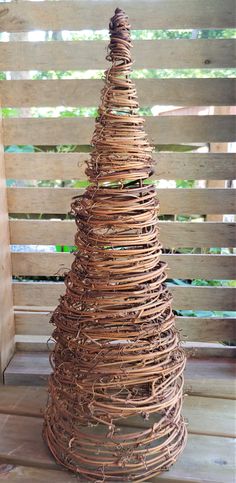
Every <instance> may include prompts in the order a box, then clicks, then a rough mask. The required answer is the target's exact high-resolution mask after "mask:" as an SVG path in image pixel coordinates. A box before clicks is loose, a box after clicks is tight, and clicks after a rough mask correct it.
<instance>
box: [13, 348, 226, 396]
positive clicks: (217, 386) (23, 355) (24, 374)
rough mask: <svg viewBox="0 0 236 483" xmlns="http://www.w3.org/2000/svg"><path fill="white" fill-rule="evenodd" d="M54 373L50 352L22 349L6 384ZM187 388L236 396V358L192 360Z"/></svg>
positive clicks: (38, 380) (42, 379)
mask: <svg viewBox="0 0 236 483" xmlns="http://www.w3.org/2000/svg"><path fill="white" fill-rule="evenodd" d="M50 372H51V370H50V367H49V362H48V354H47V353H46V352H18V353H16V354H15V356H14V357H13V359H12V360H11V362H10V364H9V366H8V367H7V369H6V370H5V374H4V377H5V383H6V384H9V385H11V384H19V385H28V386H31V385H36V386H38V385H41V386H43V385H45V384H46V381H47V377H48V375H49V374H50ZM185 390H186V392H187V393H188V394H191V395H199V396H213V397H220V398H234V396H235V363H234V361H233V360H232V359H230V358H229V359H223V358H210V359H189V360H188V362H187V367H186V371H185Z"/></svg>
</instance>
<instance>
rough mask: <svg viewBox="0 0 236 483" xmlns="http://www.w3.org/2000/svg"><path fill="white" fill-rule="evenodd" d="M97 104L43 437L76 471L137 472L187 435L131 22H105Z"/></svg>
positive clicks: (100, 474)
mask: <svg viewBox="0 0 236 483" xmlns="http://www.w3.org/2000/svg"><path fill="white" fill-rule="evenodd" d="M110 38H111V40H110V44H109V52H108V55H107V59H108V60H110V61H111V63H112V65H111V68H109V69H108V70H107V71H106V73H105V85H104V89H103V91H102V98H101V105H100V107H99V111H98V117H97V119H96V126H95V133H94V136H93V139H92V144H93V149H92V153H91V158H90V160H89V161H88V162H87V170H86V173H87V175H88V177H89V180H90V182H91V185H90V186H89V187H88V188H87V189H86V191H85V193H84V194H83V195H82V197H75V198H74V199H73V202H72V213H73V215H74V216H75V220H76V225H77V233H76V236H75V244H76V246H77V251H76V252H75V259H74V262H73V264H72V267H71V270H70V271H69V272H68V274H67V275H66V277H65V285H66V293H65V295H64V296H62V297H61V299H60V303H59V305H58V307H57V308H56V310H55V311H54V313H53V315H52V318H51V322H52V323H53V324H54V325H55V329H54V332H53V337H54V339H55V341H56V344H55V348H54V350H53V352H52V353H51V357H50V359H51V364H52V368H53V372H52V375H51V376H50V378H49V400H48V404H47V408H46V410H45V422H44V429H43V435H44V438H45V441H46V442H47V445H48V447H49V448H50V450H51V452H52V454H53V455H54V457H55V458H56V460H57V461H58V462H59V463H61V464H62V465H64V466H65V467H67V468H68V469H70V470H72V471H73V472H75V473H77V475H78V477H79V480H80V481H84V482H86V481H96V482H106V481H110V482H123V481H136V482H142V481H145V480H147V479H150V478H151V477H152V476H154V475H157V474H159V473H161V472H162V471H164V470H166V469H168V468H169V467H170V466H171V465H172V464H173V463H174V462H175V461H176V459H177V457H178V455H179V454H180V452H181V451H182V449H183V448H184V446H185V443H186V425H185V422H184V420H183V418H182V416H181V406H182V397H183V370H184V366H185V359H186V358H185V354H184V351H183V349H182V348H181V345H180V339H179V333H178V331H177V329H176V327H175V321H174V315H173V312H172V309H171V303H172V297H171V295H170V293H169V291H168V289H167V287H166V285H165V279H166V272H167V266H166V264H165V263H164V262H162V261H160V254H161V245H160V242H159V230H158V218H157V215H158V209H159V203H158V200H157V194H156V189H155V186H154V185H153V184H149V182H148V178H149V177H150V176H151V174H152V170H153V160H152V156H151V153H152V148H151V147H150V145H149V143H148V140H147V136H146V134H145V131H144V126H143V124H144V120H143V118H142V117H140V116H139V114H138V101H137V94H136V89H135V85H134V83H133V82H132V80H131V78H130V73H131V69H132V61H131V56H130V49H131V40H130V26H129V23H128V19H127V17H126V15H125V13H124V12H123V11H122V10H120V9H116V11H115V15H114V17H113V18H112V19H111V22H110Z"/></svg>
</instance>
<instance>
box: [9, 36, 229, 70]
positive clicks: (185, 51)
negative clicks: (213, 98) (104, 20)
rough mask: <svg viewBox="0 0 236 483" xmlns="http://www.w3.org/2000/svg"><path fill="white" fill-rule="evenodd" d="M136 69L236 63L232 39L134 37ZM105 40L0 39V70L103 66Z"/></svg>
mask: <svg viewBox="0 0 236 483" xmlns="http://www.w3.org/2000/svg"><path fill="white" fill-rule="evenodd" d="M133 44H134V48H133V51H132V57H133V59H135V69H191V68H193V69H194V68H196V69H203V68H208V69H209V68H211V69H216V68H228V67H231V68H233V67H235V65H236V62H235V60H236V59H235V44H236V41H235V40H234V39H230V40H228V39H227V40H226V39H218V40H212V39H193V40H186V39H180V40H137V41H134V42H133ZM107 45H108V42H107V41H102V40H101V41H93V40H89V41H84V40H79V41H48V42H27V41H25V42H24V41H17V42H1V44H0V70H3V71H9V70H10V71H25V70H43V71H47V70H83V69H104V68H107V67H108V62H107V61H106V60H105V57H106V50H107Z"/></svg>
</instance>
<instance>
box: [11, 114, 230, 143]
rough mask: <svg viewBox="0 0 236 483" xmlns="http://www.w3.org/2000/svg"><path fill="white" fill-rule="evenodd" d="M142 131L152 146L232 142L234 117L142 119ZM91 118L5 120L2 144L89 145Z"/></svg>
mask: <svg viewBox="0 0 236 483" xmlns="http://www.w3.org/2000/svg"><path fill="white" fill-rule="evenodd" d="M145 119H146V122H145V130H146V132H147V133H148V135H149V139H150V141H151V142H152V143H154V144H157V143H159V144H160V143H162V144H169V143H194V142H196V143H200V142H204V143H206V142H218V143H223V142H233V141H235V140H236V118H235V116H232V115H225V116H217V115H214V116H156V117H146V118H145ZM94 127H95V119H94V118H83V117H81V118H79V117H77V118H44V119H42V118H38V119H36V118H5V119H4V120H3V129H4V144H5V145H11V144H20V145H24V144H34V145H46V146H48V145H57V144H77V145H79V144H89V143H90V142H91V138H92V134H93V131H94Z"/></svg>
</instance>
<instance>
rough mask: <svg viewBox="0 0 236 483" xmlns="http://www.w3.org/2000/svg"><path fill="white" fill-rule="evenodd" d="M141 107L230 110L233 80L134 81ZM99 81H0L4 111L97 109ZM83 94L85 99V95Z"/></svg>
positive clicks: (235, 86) (235, 94) (235, 87)
mask: <svg viewBox="0 0 236 483" xmlns="http://www.w3.org/2000/svg"><path fill="white" fill-rule="evenodd" d="M135 84H136V87H137V91H138V99H139V104H140V106H144V107H147V106H153V105H155V104H158V105H162V104H164V105H174V106H233V105H234V104H235V103H236V79H137V80H135ZM103 85H104V83H103V81H102V80H99V79H63V80H62V79H60V80H59V79H54V80H11V82H9V80H6V81H4V80H3V81H0V91H1V93H2V94H1V96H2V106H3V107H31V106H33V107H55V106H61V105H63V106H69V107H74V106H80V107H91V106H97V105H98V103H99V101H100V91H101V89H102V87H103ZM85 94H86V95H85Z"/></svg>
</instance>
